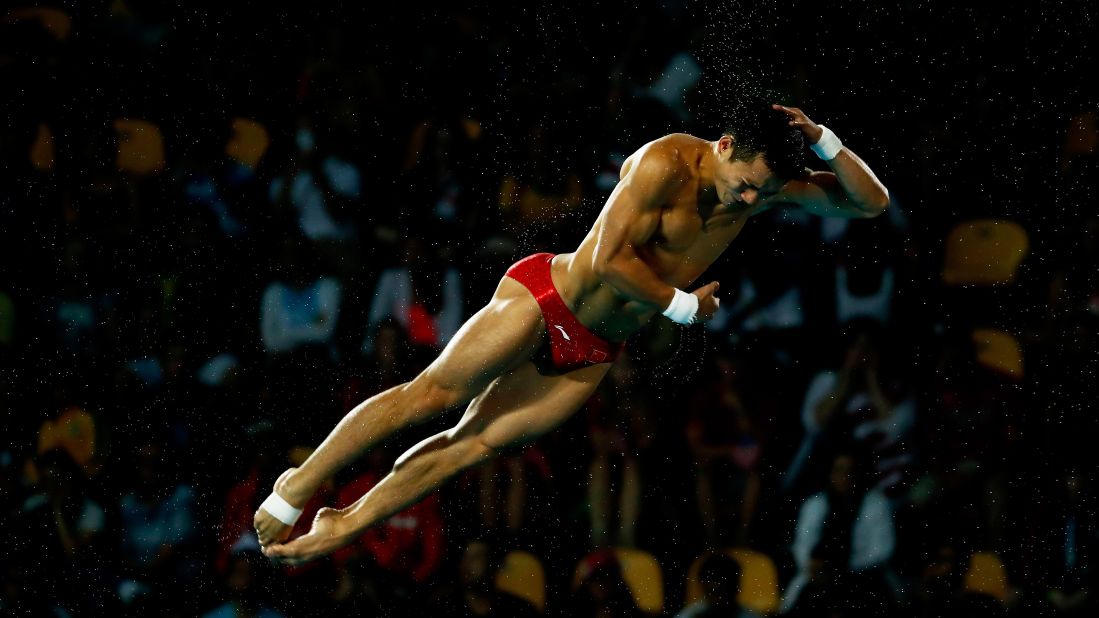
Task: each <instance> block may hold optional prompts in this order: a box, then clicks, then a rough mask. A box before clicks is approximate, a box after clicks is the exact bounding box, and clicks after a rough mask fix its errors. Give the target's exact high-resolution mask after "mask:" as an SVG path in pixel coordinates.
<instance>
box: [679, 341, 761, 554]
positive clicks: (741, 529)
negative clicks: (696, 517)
mask: <svg viewBox="0 0 1099 618" xmlns="http://www.w3.org/2000/svg"><path fill="white" fill-rule="evenodd" d="M710 367H711V370H710V371H709V372H707V373H706V375H705V377H704V382H703V384H704V387H703V389H702V390H700V391H698V392H697V393H696V394H695V396H694V397H693V400H692V402H691V405H690V407H689V411H688V418H687V444H688V446H690V448H691V454H692V455H693V456H694V463H695V493H696V497H697V500H698V510H699V513H700V514H701V516H702V525H703V527H704V528H705V530H706V540H707V542H708V543H709V544H710V546H712V547H720V546H723V545H730V544H733V543H735V544H738V545H745V544H747V543H748V531H749V529H750V526H751V524H752V520H753V518H754V516H755V511H756V507H757V505H758V504H759V496H760V491H761V488H762V485H761V479H760V475H759V469H758V467H759V461H760V457H761V454H762V452H763V449H762V444H761V440H760V438H759V436H758V434H757V431H756V429H755V427H754V424H753V422H752V419H751V416H750V415H749V413H748V409H747V404H746V402H745V401H744V399H743V396H744V393H745V388H744V387H745V383H744V382H743V378H742V376H741V371H740V367H739V363H738V362H737V361H735V360H733V359H731V358H729V357H727V356H725V355H723V354H715V355H714V356H713V360H712V361H711V365H710Z"/></svg>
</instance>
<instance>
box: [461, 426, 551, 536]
mask: <svg viewBox="0 0 1099 618" xmlns="http://www.w3.org/2000/svg"><path fill="white" fill-rule="evenodd" d="M466 474H467V475H468V476H470V477H475V479H476V482H477V486H478V492H477V493H478V501H477V507H478V510H479V511H480V514H481V523H482V525H484V527H485V530H489V531H494V530H506V531H508V532H510V533H512V534H513V535H518V534H519V533H520V532H522V531H524V526H525V524H527V523H530V512H529V511H530V507H529V505H528V503H529V497H530V496H529V494H530V493H531V492H532V490H536V489H540V488H541V487H536V485H539V486H540V485H544V484H546V483H548V482H550V476H551V473H550V468H549V461H548V460H547V459H546V454H545V452H544V451H543V450H542V448H540V447H538V446H537V445H531V446H528V447H526V448H524V449H523V450H522V452H519V453H511V454H508V453H505V454H504V455H501V456H500V457H497V458H495V459H493V460H492V461H489V462H487V463H485V464H483V465H481V466H478V467H476V468H474V469H473V470H470V471H469V472H467V473H466ZM463 480H464V479H463Z"/></svg>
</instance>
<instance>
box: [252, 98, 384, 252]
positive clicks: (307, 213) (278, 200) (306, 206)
mask: <svg viewBox="0 0 1099 618" xmlns="http://www.w3.org/2000/svg"><path fill="white" fill-rule="evenodd" d="M324 138H325V135H324V134H323V132H320V131H317V129H316V127H315V125H314V123H313V121H312V120H311V119H310V118H308V117H300V118H299V119H298V124H297V129H296V131H295V133H294V145H295V147H296V149H295V151H294V152H293V153H292V154H291V155H290V160H289V162H288V165H287V169H286V171H285V173H284V174H283V175H280V176H277V177H276V178H275V179H274V180H272V181H271V187H270V191H269V198H270V200H271V202H272V203H274V204H275V205H276V206H277V207H278V208H293V209H294V211H295V212H296V214H297V223H298V227H299V229H300V232H301V233H302V234H303V235H304V236H305V238H308V239H309V240H310V241H312V242H314V243H322V244H323V243H341V242H345V241H349V240H351V239H353V238H354V237H355V229H354V227H353V225H352V224H351V223H348V222H347V218H348V213H350V212H351V211H352V204H354V203H356V202H357V201H358V200H359V199H360V198H361V197H362V178H361V176H360V173H359V170H358V168H356V167H355V165H354V164H353V163H351V162H349V161H346V160H344V159H341V158H340V157H338V156H335V155H332V154H329V153H328V152H326V150H325V146H326V145H325V143H324V141H323V140H324Z"/></svg>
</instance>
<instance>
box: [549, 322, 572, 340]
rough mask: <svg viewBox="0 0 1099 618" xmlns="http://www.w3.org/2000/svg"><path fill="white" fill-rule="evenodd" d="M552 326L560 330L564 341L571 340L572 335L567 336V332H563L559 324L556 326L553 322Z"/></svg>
mask: <svg viewBox="0 0 1099 618" xmlns="http://www.w3.org/2000/svg"><path fill="white" fill-rule="evenodd" d="M553 327H554V328H556V329H557V330H559V331H561V336H562V337H564V338H565V341H572V337H569V334H568V333H566V332H565V329H563V328H561V327H560V326H558V325H556V324H554V325H553Z"/></svg>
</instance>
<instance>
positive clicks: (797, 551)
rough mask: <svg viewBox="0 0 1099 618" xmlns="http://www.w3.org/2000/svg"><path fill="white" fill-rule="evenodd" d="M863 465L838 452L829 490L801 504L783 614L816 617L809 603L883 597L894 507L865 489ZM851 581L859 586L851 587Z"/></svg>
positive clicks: (831, 604) (838, 604) (837, 604)
mask: <svg viewBox="0 0 1099 618" xmlns="http://www.w3.org/2000/svg"><path fill="white" fill-rule="evenodd" d="M863 465H864V464H861V463H860V462H859V461H858V460H857V459H856V458H855V457H854V456H852V455H851V454H848V453H840V454H839V455H837V456H836V457H835V459H834V460H833V462H832V470H831V475H830V477H829V483H828V487H827V489H825V490H824V491H821V492H817V493H815V494H813V495H811V496H809V497H808V498H807V499H806V500H805V502H804V503H803V504H802V505H801V509H800V510H799V512H798V519H797V524H796V527H795V531H794V542H793V545H792V546H791V548H790V550H791V552H792V553H793V555H794V562H795V563H796V565H797V568H798V572H797V574H796V575H795V576H794V578H793V579H792V580H791V581H790V583H789V584H787V586H786V589H785V591H783V598H782V608H783V610H782V611H783V612H790V611H793V610H795V609H797V610H799V611H802V612H807V613H805V614H804V615H814V614H812V613H811V612H810V611H809V610H808V609H807V608H808V607H814V608H817V611H819V610H821V609H823V608H842V607H845V606H846V607H852V606H860V607H862V606H867V605H873V602H877V601H878V600H879V599H878V597H880V596H882V595H883V594H885V595H886V596H887V594H888V592H887V589H885V587H884V585H883V582H884V581H885V579H884V578H885V576H884V571H885V569H886V568H887V567H888V564H889V560H890V558H891V557H892V555H893V549H894V547H895V545H896V531H895V530H894V526H893V510H892V507H891V506H890V504H889V499H888V498H886V496H885V494H884V493H883V492H882V491H881V490H879V489H869V487H868V485H867V475H866V473H865V471H864V469H863ZM855 581H860V582H862V584H861V587H860V588H852V587H851V586H852V583H853V582H855ZM872 584H873V585H872ZM802 597H805V599H804V600H802ZM802 603H805V607H800V608H799V606H800V605H801V604H802ZM818 603H819V605H818ZM844 615H847V614H844Z"/></svg>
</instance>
